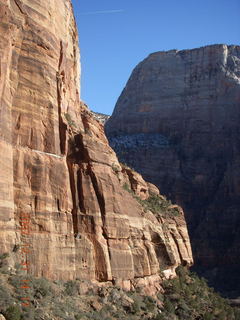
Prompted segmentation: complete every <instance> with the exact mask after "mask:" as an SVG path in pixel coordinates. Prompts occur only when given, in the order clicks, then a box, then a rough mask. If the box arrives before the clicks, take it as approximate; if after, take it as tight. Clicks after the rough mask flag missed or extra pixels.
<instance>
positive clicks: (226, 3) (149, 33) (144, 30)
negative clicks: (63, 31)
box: [73, 0, 240, 114]
mask: <svg viewBox="0 0 240 320" xmlns="http://www.w3.org/2000/svg"><path fill="white" fill-rule="evenodd" d="M73 6H74V13H75V17H76V19H77V24H78V30H79V37H80V49H81V64H82V76H81V98H82V100H84V101H85V102H86V103H87V105H88V106H89V108H90V109H92V110H93V111H97V112H101V113H106V114H111V113H112V111H113V108H114V106H115V103H116V101H117V98H118V97H119V95H120V94H121V91H122V90H123V88H124V86H125V84H126V82H127V80H128V78H129V76H130V74H131V72H132V70H133V68H134V67H135V66H136V65H137V64H138V63H139V62H140V61H141V60H143V59H144V58H146V57H147V56H148V55H149V54H150V53H152V52H155V51H161V50H170V49H190V48H195V47H200V46H204V45H208V44H215V43H225V44H240V18H239V14H240V1H239V0H138V1H137V0H121V1H114V0H73ZM108 10H110V11H111V10H119V12H109V13H107V12H105V13H104V12H103V11H108ZM98 11H100V12H98ZM101 12H102V13H101Z"/></svg>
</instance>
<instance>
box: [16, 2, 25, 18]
mask: <svg viewBox="0 0 240 320" xmlns="http://www.w3.org/2000/svg"><path fill="white" fill-rule="evenodd" d="M14 2H15V3H16V6H17V7H18V9H19V11H20V12H21V14H24V15H25V14H26V13H25V12H24V11H23V9H22V3H21V1H19V0H14Z"/></svg>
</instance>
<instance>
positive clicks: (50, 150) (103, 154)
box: [0, 0, 192, 290]
mask: <svg viewBox="0 0 240 320" xmlns="http://www.w3.org/2000/svg"><path fill="white" fill-rule="evenodd" d="M0 33H1V35H2V36H1V39H0V77H1V81H0V102H1V106H0V146H1V156H0V177H1V179H0V251H1V253H4V252H8V253H10V256H9V263H10V266H11V267H12V268H14V265H15V263H19V261H21V259H23V258H22V257H21V251H20V249H17V248H18V247H19V246H21V245H22V244H23V243H24V241H26V239H25V238H24V235H23V234H22V232H21V227H20V217H21V215H27V214H28V215H29V216H30V234H29V236H28V237H27V242H28V244H29V245H30V247H31V252H30V253H29V254H28V255H27V256H26V257H25V256H24V257H25V258H24V259H26V260H27V261H26V262H27V263H29V272H30V273H32V274H34V275H36V276H44V277H47V278H50V279H64V280H69V279H75V278H81V279H88V280H91V281H97V282H108V281H112V282H114V283H118V284H119V285H121V286H122V287H125V288H127V289H131V288H132V287H133V286H137V285H139V286H143V287H147V286H149V288H152V287H156V288H157V286H158V283H159V280H160V277H159V269H160V268H161V270H162V271H163V272H164V273H165V275H166V276H171V275H174V274H175V268H176V267H177V266H178V265H179V264H181V263H186V264H189V265H190V264H191V263H192V254H191V247H190V243H189V238H188V232H187V228H186V223H185V219H184V215H183V213H182V212H181V210H180V209H179V210H180V211H179V212H180V214H179V215H178V216H176V217H174V218H170V217H169V218H161V217H160V216H156V215H155V214H153V213H152V212H151V211H149V210H148V211H146V210H145V211H144V209H143V207H142V206H141V205H140V203H139V201H137V200H136V198H135V197H134V196H133V194H131V193H130V192H128V191H127V190H125V189H124V188H123V186H124V184H128V185H129V186H130V188H131V190H132V192H134V193H135V194H136V195H137V196H139V197H140V198H141V199H143V200H144V199H147V198H148V197H149V192H151V193H152V192H154V193H158V191H156V190H157V189H156V187H154V186H153V185H151V184H147V183H146V182H145V181H144V180H143V179H142V177H141V176H140V175H138V174H137V173H135V172H133V171H131V170H126V169H124V168H122V167H121V165H120V164H119V162H118V159H117V158H116V155H115V153H114V152H113V150H112V149H111V148H110V147H109V145H108V141H107V139H106V137H105V134H104V130H103V127H102V125H101V124H100V123H99V122H98V121H96V120H94V118H93V117H92V115H91V113H90V111H89V110H88V109H87V108H86V107H85V105H84V104H83V103H82V102H81V101H80V98H79V91H80V84H79V79H80V62H79V57H80V55H79V47H78V35H77V29H76V24H75V20H74V16H73V12H72V5H71V2H70V1H69V0H58V1H54V0H49V1H46V0H39V1H37V2H35V1H30V0H22V1H20V0H9V1H5V0H0ZM148 290H150V289H148Z"/></svg>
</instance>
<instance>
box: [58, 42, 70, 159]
mask: <svg viewBox="0 0 240 320" xmlns="http://www.w3.org/2000/svg"><path fill="white" fill-rule="evenodd" d="M62 61H63V44H62V41H60V56H59V63H58V72H57V76H56V80H57V101H58V120H59V121H58V123H59V139H60V151H61V154H65V153H66V136H67V125H66V124H65V123H64V122H63V119H62V113H61V104H62V95H61V92H62V82H63V81H62V77H63V76H62V74H63V73H61V65H62Z"/></svg>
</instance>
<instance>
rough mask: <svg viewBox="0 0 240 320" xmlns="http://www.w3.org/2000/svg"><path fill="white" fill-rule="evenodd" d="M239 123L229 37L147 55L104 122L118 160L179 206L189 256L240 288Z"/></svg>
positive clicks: (238, 75) (238, 69)
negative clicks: (218, 42) (188, 241)
mask: <svg viewBox="0 0 240 320" xmlns="http://www.w3.org/2000/svg"><path fill="white" fill-rule="evenodd" d="M239 123H240V47H239V46H234V45H232V46H227V45H211V46H206V47H202V48H198V49H193V50H183V51H177V50H171V51H167V52H156V53H153V54H151V55H149V57H147V58H146V59H145V60H144V61H142V62H141V63H140V64H139V65H138V66H137V67H136V68H135V69H134V71H133V73H132V75H131V77H130V79H129V81H128V83H127V85H126V87H125V88H124V90H123V92H122V94H121V96H120V97H119V99H118V102H117V104H116V107H115V110H114V112H113V115H112V116H111V118H110V119H109V120H108V122H107V123H106V133H107V136H108V138H109V140H110V144H111V146H112V147H113V148H114V150H115V151H116V152H117V154H118V157H119V159H120V161H122V162H124V163H127V164H128V165H130V166H132V167H133V168H135V169H136V170H137V171H139V172H140V173H141V174H142V175H143V177H144V179H146V180H148V181H150V182H152V183H154V184H155V185H157V186H158V187H159V188H160V191H161V193H162V194H165V195H166V196H168V197H169V198H170V199H171V200H173V201H174V202H176V203H178V204H179V205H181V206H183V208H184V210H185V213H186V217H187V222H188V226H189V231H190V238H191V241H192V245H193V252H194V260H195V264H196V266H197V267H198V268H202V269H205V270H207V273H205V275H206V276H207V277H208V278H209V279H210V280H212V281H213V280H214V279H215V280H216V282H215V284H216V285H220V286H222V287H223V289H224V290H234V289H236V286H237V285H239V290H240V278H239V272H238V270H239V266H240V265H239V255H240V247H239V243H240V238H239V235H240V214H239V213H240V212H239V211H240V198H239V195H240V135H239V133H240V125H239ZM233 275H234V276H233ZM226 280H227V281H226Z"/></svg>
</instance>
